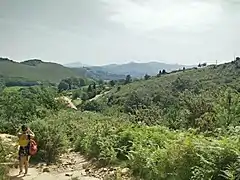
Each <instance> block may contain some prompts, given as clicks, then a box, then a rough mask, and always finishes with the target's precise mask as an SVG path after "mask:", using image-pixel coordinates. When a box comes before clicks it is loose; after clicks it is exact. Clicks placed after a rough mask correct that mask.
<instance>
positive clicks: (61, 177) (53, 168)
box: [9, 152, 100, 180]
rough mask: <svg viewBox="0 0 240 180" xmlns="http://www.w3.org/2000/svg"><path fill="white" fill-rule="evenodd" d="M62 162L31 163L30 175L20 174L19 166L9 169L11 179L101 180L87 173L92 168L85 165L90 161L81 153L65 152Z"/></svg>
mask: <svg viewBox="0 0 240 180" xmlns="http://www.w3.org/2000/svg"><path fill="white" fill-rule="evenodd" d="M60 161H61V163H59V164H56V165H49V166H47V165H46V164H44V163H40V164H38V165H30V167H29V172H28V175H26V176H24V174H21V175H18V173H19V168H12V169H10V171H9V177H10V180H100V178H96V177H91V176H89V175H87V172H86V171H90V169H88V168H86V167H85V166H86V165H87V164H88V162H87V161H86V160H85V158H84V157H83V156H81V155H80V154H79V153H74V152H71V153H68V154H64V155H62V156H61V158H60Z"/></svg>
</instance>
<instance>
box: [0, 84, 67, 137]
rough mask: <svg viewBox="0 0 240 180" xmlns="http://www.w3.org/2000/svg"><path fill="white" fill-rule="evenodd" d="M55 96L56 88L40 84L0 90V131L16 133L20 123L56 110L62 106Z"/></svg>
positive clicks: (42, 116)
mask: <svg viewBox="0 0 240 180" xmlns="http://www.w3.org/2000/svg"><path fill="white" fill-rule="evenodd" d="M55 97H57V90H56V89H54V88H47V87H46V88H45V87H40V86H38V87H29V88H21V89H19V90H13V91H4V92H2V93H1V94H0V124H1V126H0V132H5V133H11V134H16V131H17V129H18V128H19V126H20V125H21V124H26V123H28V122H31V121H33V120H35V119H36V118H44V117H46V116H47V115H48V114H49V113H53V112H57V111H58V110H59V109H61V108H63V106H62V105H63V104H62V103H60V101H57V100H55Z"/></svg>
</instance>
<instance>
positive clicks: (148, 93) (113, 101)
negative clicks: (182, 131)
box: [99, 60, 240, 129]
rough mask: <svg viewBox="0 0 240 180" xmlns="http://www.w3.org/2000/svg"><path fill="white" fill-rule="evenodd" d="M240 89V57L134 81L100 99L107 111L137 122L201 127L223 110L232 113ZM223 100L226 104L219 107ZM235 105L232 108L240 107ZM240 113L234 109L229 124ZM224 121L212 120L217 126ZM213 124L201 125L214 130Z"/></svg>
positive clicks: (223, 103)
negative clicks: (129, 116) (224, 62)
mask: <svg viewBox="0 0 240 180" xmlns="http://www.w3.org/2000/svg"><path fill="white" fill-rule="evenodd" d="M239 91H240V60H236V61H233V62H230V63H226V64H221V65H218V66H215V65H211V66H207V67H204V68H198V69H197V68H192V69H186V70H185V71H176V72H172V73H169V74H161V75H159V76H158V77H157V76H156V77H151V78H150V79H148V80H140V81H136V82H132V83H129V84H127V85H123V86H120V87H116V88H115V89H113V90H112V91H111V93H109V94H108V95H107V96H105V98H102V99H100V100H99V101H100V102H101V103H100V104H101V105H102V106H103V107H104V108H103V109H104V112H105V113H111V114H119V113H126V114H131V115H133V117H134V120H135V121H141V122H145V123H147V124H164V125H167V126H169V127H171V128H174V129H175V128H189V127H193V128H197V127H200V125H199V124H201V126H206V124H208V123H210V122H212V121H214V120H216V119H218V117H219V116H220V114H221V113H227V112H228V113H230V112H229V111H230V110H229V109H228V108H230V107H228V106H229V105H228V101H230V105H232V104H231V103H237V102H235V101H238V97H239V93H238V92H239ZM228 98H229V99H228ZM221 103H222V106H223V107H219V104H221ZM235 105H236V104H235ZM235 105H233V106H234V107H231V108H233V109H234V108H240V106H239V105H238V104H237V107H235ZM238 106H239V107H238ZM221 108H223V109H222V110H220V109H221ZM230 114H231V113H230ZM238 115H240V111H237V110H234V115H232V116H231V117H229V118H230V119H231V120H230V119H229V123H233V122H234V123H236V122H238V120H237V119H238V118H235V116H236V117H238ZM225 118H226V119H227V115H226V117H225ZM234 118H235V119H234ZM226 119H225V120H224V121H223V122H225V123H226V121H227V120H226ZM218 120H219V119H218ZM219 121H220V120H219ZM221 123H222V122H221ZM221 123H220V122H217V120H216V122H215V121H214V122H212V124H214V126H220V124H221ZM212 124H209V126H208V127H201V128H209V129H211V125H212ZM227 124H228V123H227ZM222 125H223V124H222ZM225 125H226V124H225Z"/></svg>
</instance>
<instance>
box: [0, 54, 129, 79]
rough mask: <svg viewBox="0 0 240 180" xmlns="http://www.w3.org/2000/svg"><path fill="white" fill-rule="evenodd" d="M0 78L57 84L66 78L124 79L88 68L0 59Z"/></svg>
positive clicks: (33, 60) (37, 61)
mask: <svg viewBox="0 0 240 180" xmlns="http://www.w3.org/2000/svg"><path fill="white" fill-rule="evenodd" d="M0 76H2V77H5V78H6V77H7V78H15V79H16V78H17V79H25V80H28V81H48V82H52V83H57V82H59V81H60V80H61V79H64V78H67V77H85V78H90V79H102V80H116V79H124V78H125V76H124V75H116V74H113V73H107V72H104V71H94V70H92V69H89V68H85V67H82V68H68V67H65V66H63V65H60V64H57V63H52V62H43V61H42V60H38V59H32V60H27V61H23V62H20V63H19V62H15V61H13V60H10V59H7V58H0Z"/></svg>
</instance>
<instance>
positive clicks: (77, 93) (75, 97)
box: [72, 90, 81, 99]
mask: <svg viewBox="0 0 240 180" xmlns="http://www.w3.org/2000/svg"><path fill="white" fill-rule="evenodd" d="M80 95H81V92H80V91H79V90H77V91H74V92H73V94H72V99H77V98H79V97H80Z"/></svg>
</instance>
